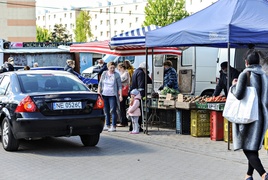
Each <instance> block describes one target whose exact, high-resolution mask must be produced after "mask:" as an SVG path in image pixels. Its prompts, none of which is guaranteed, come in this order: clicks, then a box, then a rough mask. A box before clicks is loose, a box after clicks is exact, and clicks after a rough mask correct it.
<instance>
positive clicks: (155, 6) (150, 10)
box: [143, 0, 189, 26]
mask: <svg viewBox="0 0 268 180" xmlns="http://www.w3.org/2000/svg"><path fill="white" fill-rule="evenodd" d="M145 16H146V17H145V21H144V23H143V24H144V26H149V25H152V24H154V25H158V26H166V25H168V24H171V23H173V22H176V21H178V20H181V19H183V18H185V17H187V16H189V14H188V12H187V11H185V0H148V6H146V7H145Z"/></svg>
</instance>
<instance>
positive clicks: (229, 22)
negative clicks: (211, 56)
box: [145, 0, 268, 47]
mask: <svg viewBox="0 0 268 180" xmlns="http://www.w3.org/2000/svg"><path fill="white" fill-rule="evenodd" d="M267 17H268V1H267V0H219V1H217V2H215V3H214V4H212V5H210V6H209V7H207V8H205V9H203V10H201V11H199V12H197V13H195V14H193V15H191V16H189V17H187V18H184V19H182V20H180V21H177V22H175V23H173V24H170V25H168V26H165V27H162V28H159V29H156V30H154V31H150V32H147V33H146V43H145V44H146V47H179V46H210V47H228V43H230V47H243V46H246V44H256V45H258V44H259V45H260V46H262V45H267V44H268V18H267Z"/></svg>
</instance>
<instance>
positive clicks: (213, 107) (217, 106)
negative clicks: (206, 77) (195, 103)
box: [207, 103, 225, 111]
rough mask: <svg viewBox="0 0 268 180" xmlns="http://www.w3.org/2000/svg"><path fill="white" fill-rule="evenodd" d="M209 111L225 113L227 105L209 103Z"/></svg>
mask: <svg viewBox="0 0 268 180" xmlns="http://www.w3.org/2000/svg"><path fill="white" fill-rule="evenodd" d="M207 105H208V109H210V110H215V111H223V109H224V106H225V103H207Z"/></svg>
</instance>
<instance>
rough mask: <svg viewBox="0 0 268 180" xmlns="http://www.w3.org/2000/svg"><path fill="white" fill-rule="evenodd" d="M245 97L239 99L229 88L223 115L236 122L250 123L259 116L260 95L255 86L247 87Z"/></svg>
mask: <svg viewBox="0 0 268 180" xmlns="http://www.w3.org/2000/svg"><path fill="white" fill-rule="evenodd" d="M245 93H246V94H245V96H244V98H243V99H241V100H238V99H236V97H235V96H234V95H233V94H232V93H231V91H230V90H229V93H228V96H227V99H226V103H225V106H224V109H223V114H222V116H223V117H225V118H226V119H227V120H228V121H230V122H233V123H236V124H249V123H252V122H254V121H256V120H258V118H259V104H258V96H257V92H256V89H255V87H247V88H246V92H245Z"/></svg>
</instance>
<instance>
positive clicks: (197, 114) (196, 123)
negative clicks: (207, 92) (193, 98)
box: [191, 110, 210, 137]
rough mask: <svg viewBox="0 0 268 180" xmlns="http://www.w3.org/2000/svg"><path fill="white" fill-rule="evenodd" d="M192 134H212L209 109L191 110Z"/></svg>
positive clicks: (205, 135) (200, 135)
mask: <svg viewBox="0 0 268 180" xmlns="http://www.w3.org/2000/svg"><path fill="white" fill-rule="evenodd" d="M191 135H192V136H194V137H208V136H210V115H209V111H208V110H191Z"/></svg>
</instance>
